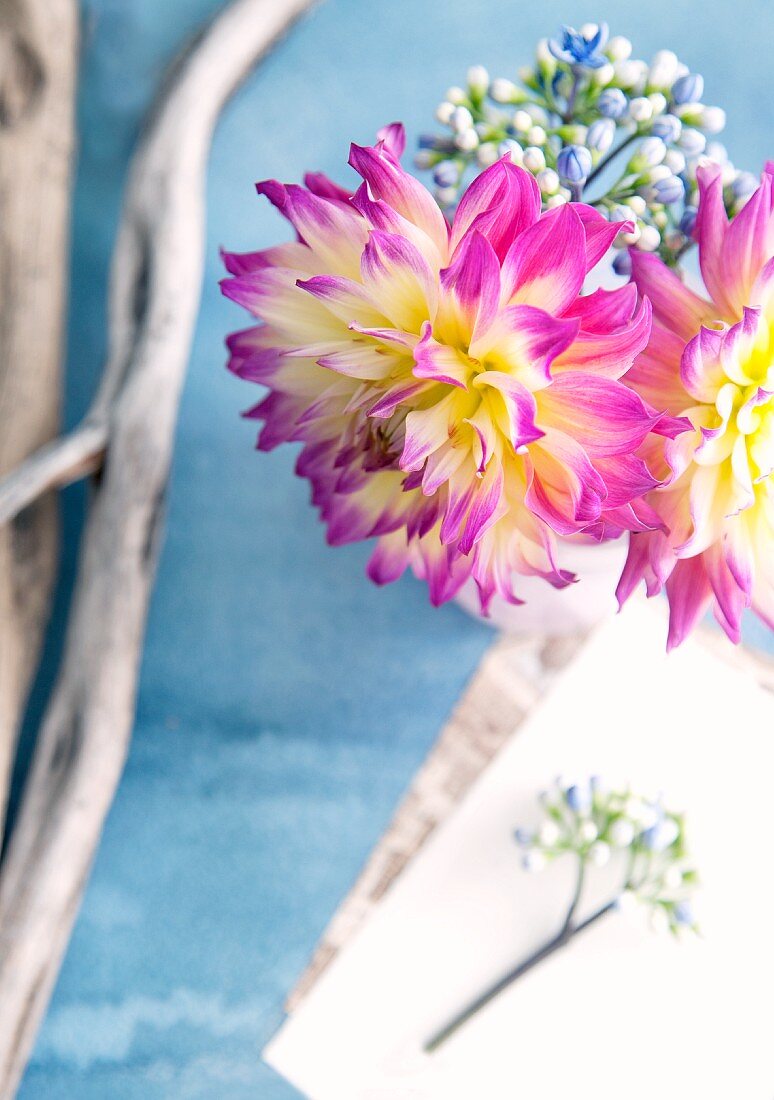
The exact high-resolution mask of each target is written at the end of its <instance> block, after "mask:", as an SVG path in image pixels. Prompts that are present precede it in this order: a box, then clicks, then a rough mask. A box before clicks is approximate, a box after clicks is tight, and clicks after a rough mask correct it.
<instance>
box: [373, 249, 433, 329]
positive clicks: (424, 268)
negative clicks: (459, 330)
mask: <svg viewBox="0 0 774 1100" xmlns="http://www.w3.org/2000/svg"><path fill="white" fill-rule="evenodd" d="M360 268H361V275H362V279H363V283H364V285H365V287H366V289H367V290H368V291H369V293H370V295H371V297H372V298H373V300H374V301H378V302H379V305H380V308H381V309H382V311H383V312H384V314H385V315H386V316H387V317H388V318H389V320H390V321H392V323H393V324H394V325H395V326H396V328H398V329H404V330H406V331H408V332H418V331H419V329H420V328H421V326H422V325H423V323H424V322H425V321H426V320H427V319H428V317H432V316H434V315H435V311H436V305H437V301H438V280H437V278H436V277H435V276H434V275H433V272H432V271H431V270H430V267H429V265H428V263H427V260H426V259H425V258H424V256H423V255H422V253H421V252H420V251H419V249H418V248H416V247H415V246H414V245H413V244H412V243H411V242H410V241H407V240H406V239H405V237H401V236H399V235H398V234H395V233H382V232H381V231H379V230H373V231H372V232H371V234H370V236H369V238H368V243H367V245H366V246H365V249H364V250H363V255H362V258H361V262H360Z"/></svg>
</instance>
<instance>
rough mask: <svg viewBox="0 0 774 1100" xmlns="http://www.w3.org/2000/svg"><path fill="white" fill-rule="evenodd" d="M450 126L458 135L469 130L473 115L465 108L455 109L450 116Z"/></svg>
mask: <svg viewBox="0 0 774 1100" xmlns="http://www.w3.org/2000/svg"><path fill="white" fill-rule="evenodd" d="M451 126H452V129H453V130H456V131H457V133H458V134H461V133H462V132H463V131H464V130H470V129H471V128H472V126H473V115H472V114H471V113H470V111H469V110H468V109H467V107H455V108H454V111H453V113H452V116H451Z"/></svg>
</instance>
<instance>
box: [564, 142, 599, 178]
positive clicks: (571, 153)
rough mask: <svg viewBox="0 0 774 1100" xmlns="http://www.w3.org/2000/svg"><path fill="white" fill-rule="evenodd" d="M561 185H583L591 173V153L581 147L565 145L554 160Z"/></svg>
mask: <svg viewBox="0 0 774 1100" xmlns="http://www.w3.org/2000/svg"><path fill="white" fill-rule="evenodd" d="M556 170H557V172H558V173H559V178H560V179H561V180H562V182H563V183H583V182H584V180H585V179H586V178H587V176H588V174H589V172H590V171H591V153H590V152H589V151H588V149H586V148H585V146H583V145H566V146H565V147H564V149H562V151H561V153H560V154H559V156H558V157H557V158H556Z"/></svg>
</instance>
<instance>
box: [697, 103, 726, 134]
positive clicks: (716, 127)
mask: <svg viewBox="0 0 774 1100" xmlns="http://www.w3.org/2000/svg"><path fill="white" fill-rule="evenodd" d="M699 125H700V126H701V128H702V130H706V131H707V133H708V134H719V133H720V131H721V130H722V129H723V128H724V127H725V125H726V112H725V111H724V110H723V108H722V107H702V109H701V118H700V121H699Z"/></svg>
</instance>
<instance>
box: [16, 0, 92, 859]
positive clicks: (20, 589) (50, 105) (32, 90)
mask: <svg viewBox="0 0 774 1100" xmlns="http://www.w3.org/2000/svg"><path fill="white" fill-rule="evenodd" d="M76 29H77V3H76V0H2V2H1V3H0V425H1V427H0V477H1V476H2V475H3V474H6V473H7V472H8V471H9V470H11V469H13V468H14V467H15V466H17V465H18V464H19V463H20V462H21V461H22V460H23V459H25V458H26V456H27V455H29V454H30V453H31V452H32V451H33V450H35V449H36V448H38V447H40V446H41V445H42V444H44V443H46V441H47V440H49V439H51V437H52V436H53V435H54V434H55V433H56V431H57V425H58V421H59V400H60V396H59V395H60V384H59V376H60V365H61V346H62V319H63V315H64V305H65V287H66V281H67V266H68V257H67V252H68V248H67V245H68V228H69V195H70V162H71V158H72V147H73V100H74V87H75V69H76ZM38 497H39V499H38ZM56 550H57V512H56V500H55V499H54V497H53V496H52V495H51V494H45V495H42V496H40V494H38V496H37V497H36V498H35V502H34V504H33V505H32V506H31V507H29V508H27V510H26V511H22V509H21V508H20V509H17V511H16V513H15V515H14V521H13V522H12V523H9V524H8V525H6V526H5V527H2V528H0V839H2V833H3V821H4V818H5V805H6V799H7V795H8V784H9V778H10V771H11V767H12V763H13V755H14V750H15V746H16V738H17V732H18V726H19V720H20V715H21V712H22V709H23V708H24V705H25V702H26V699H27V691H28V688H29V683H30V679H31V677H32V675H33V673H34V671H35V667H36V664H37V658H38V652H39V648H40V642H41V637H42V632H43V628H44V626H45V623H46V619H47V616H48V607H49V598H50V593H51V586H52V583H53V580H54V574H55V569H56Z"/></svg>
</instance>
